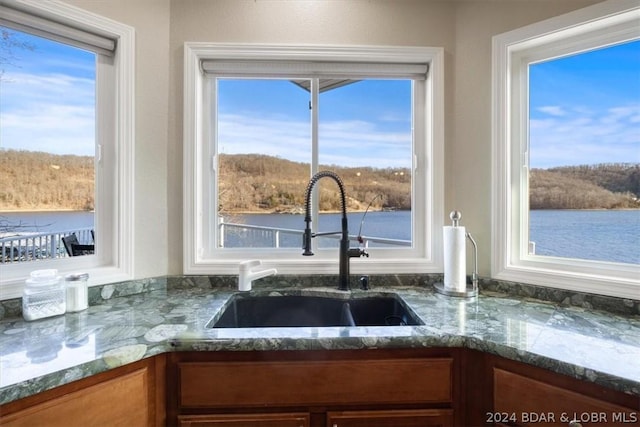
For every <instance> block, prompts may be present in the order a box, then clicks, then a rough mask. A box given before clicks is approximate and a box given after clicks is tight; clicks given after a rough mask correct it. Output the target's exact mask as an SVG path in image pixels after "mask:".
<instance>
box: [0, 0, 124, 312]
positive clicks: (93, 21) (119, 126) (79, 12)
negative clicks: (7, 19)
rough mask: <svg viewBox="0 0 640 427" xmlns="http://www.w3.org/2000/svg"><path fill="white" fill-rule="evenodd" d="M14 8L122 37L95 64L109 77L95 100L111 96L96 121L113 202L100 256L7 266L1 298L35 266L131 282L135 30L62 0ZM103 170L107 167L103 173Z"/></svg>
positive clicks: (103, 212) (99, 156) (94, 281)
mask: <svg viewBox="0 0 640 427" xmlns="http://www.w3.org/2000/svg"><path fill="white" fill-rule="evenodd" d="M12 7H16V8H19V9H20V10H21V11H24V12H26V13H32V14H34V15H36V16H39V17H40V18H43V19H51V20H52V21H53V22H56V23H58V24H62V23H65V24H68V25H69V26H71V27H79V28H86V29H93V30H95V31H96V32H98V33H100V34H104V35H106V36H108V37H110V38H112V39H114V40H117V49H116V52H115V55H114V56H113V57H107V56H101V55H98V59H97V63H96V74H101V75H103V76H105V77H106V78H105V79H103V78H96V93H97V96H96V99H98V97H99V96H101V97H104V96H105V95H107V96H108V98H109V99H106V100H104V101H103V102H100V103H96V116H100V117H103V118H104V119H103V120H100V121H97V122H96V140H97V143H96V174H101V177H100V178H99V179H98V180H97V183H96V184H97V186H96V196H97V197H101V195H104V196H102V197H103V198H104V197H105V196H106V199H107V200H109V201H110V202H111V203H102V206H101V207H99V208H98V209H97V210H96V213H95V215H96V232H97V235H99V236H100V238H99V239H97V241H96V244H97V245H98V246H97V248H96V255H91V256H85V257H78V258H73V259H70V258H63V259H56V260H42V261H38V263H37V264H34V263H28V262H25V263H15V264H9V265H3V266H2V269H3V274H2V278H1V279H0V299H2V300H4V299H9V298H17V297H20V296H21V295H22V289H23V284H24V280H25V279H26V278H27V277H28V276H29V272H30V271H32V270H35V269H46V268H57V269H58V271H59V273H60V274H66V273H70V272H72V271H77V270H82V271H86V272H88V273H89V275H90V278H91V286H93V285H100V284H105V283H113V282H117V281H123V280H130V279H132V278H133V275H134V240H133V236H134V188H133V186H132V185H131V183H132V182H134V176H135V175H134V165H135V163H134V161H135V158H134V141H135V133H134V132H135V122H134V117H135V116H134V113H135V103H134V99H135V98H134V97H135V87H134V79H135V32H134V29H133V28H132V27H130V26H128V25H124V24H121V23H118V22H115V21H112V20H110V19H108V18H104V17H101V16H99V15H96V14H93V13H91V12H87V11H85V10H83V9H80V8H77V7H75V6H71V5H68V4H66V3H63V2H60V1H48V2H41V1H39V0H16V2H15V3H13V4H12ZM106 80H108V81H109V82H107V81H106ZM112 83H113V84H112ZM114 86H115V88H114ZM114 89H115V90H114ZM107 141H113V142H112V143H109V142H107ZM99 168H102V169H103V170H102V171H100V172H98V169H99ZM98 203H99V202H98Z"/></svg>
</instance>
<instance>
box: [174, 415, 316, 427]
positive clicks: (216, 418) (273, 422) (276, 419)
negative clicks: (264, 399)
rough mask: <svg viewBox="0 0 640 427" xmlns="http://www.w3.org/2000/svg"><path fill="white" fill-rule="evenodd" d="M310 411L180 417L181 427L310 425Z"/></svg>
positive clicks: (292, 426)
mask: <svg viewBox="0 0 640 427" xmlns="http://www.w3.org/2000/svg"><path fill="white" fill-rule="evenodd" d="M309 419H310V417H309V414H308V413H301V414H299V413H290V414H237V415H186V416H180V417H178V423H179V426H180V427H309Z"/></svg>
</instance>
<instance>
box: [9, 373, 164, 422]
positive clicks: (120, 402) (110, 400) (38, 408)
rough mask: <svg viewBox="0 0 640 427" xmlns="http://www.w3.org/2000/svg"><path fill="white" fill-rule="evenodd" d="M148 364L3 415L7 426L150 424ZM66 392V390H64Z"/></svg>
mask: <svg viewBox="0 0 640 427" xmlns="http://www.w3.org/2000/svg"><path fill="white" fill-rule="evenodd" d="M148 383H149V370H148V369H147V368H146V367H145V368H143V369H139V370H137V371H134V372H131V373H129V374H126V375H122V376H120V377H117V378H114V379H111V380H108V381H104V382H101V383H98V384H96V385H93V386H91V387H87V388H83V389H81V390H78V391H74V392H71V393H68V394H64V395H61V396H60V397H57V398H54V399H51V400H49V401H46V402H43V403H40V404H37V405H34V406H31V407H28V408H26V409H23V410H21V411H18V412H14V413H12V414H10V415H7V416H3V417H2V418H1V419H0V424H1V425H2V426H3V427H22V426H24V427H32V426H47V427H57V426H59V427H73V426H78V427H90V426H95V427H104V426H110V427H111V426H113V427H117V426H122V427H147V426H150V425H152V424H153V420H152V419H151V418H152V417H151V416H150V400H149V392H148V389H149V387H148ZM61 393H62V392H61Z"/></svg>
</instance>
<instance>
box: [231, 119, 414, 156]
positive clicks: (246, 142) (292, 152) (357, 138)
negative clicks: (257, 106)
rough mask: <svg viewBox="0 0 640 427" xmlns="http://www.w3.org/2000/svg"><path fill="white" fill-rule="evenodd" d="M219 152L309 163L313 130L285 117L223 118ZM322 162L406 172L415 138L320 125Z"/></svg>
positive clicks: (370, 126) (353, 124)
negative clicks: (393, 168)
mask: <svg viewBox="0 0 640 427" xmlns="http://www.w3.org/2000/svg"><path fill="white" fill-rule="evenodd" d="M219 123H220V129H219V150H220V151H221V152H224V153H229V154H236V153H262V154H269V155H272V156H278V157H281V158H285V159H289V160H293V161H299V162H309V161H310V159H311V125H310V123H308V122H306V121H304V122H303V121H295V120H290V119H287V118H283V117H264V116H263V117H259V118H254V117H248V116H242V115H223V116H221V117H220V120H219ZM319 135H320V142H319V143H320V162H321V163H323V164H337V165H343V166H375V167H408V166H410V164H411V134H410V132H407V133H398V132H386V131H384V129H380V128H379V127H378V126H377V125H376V124H375V123H371V122H366V121H361V120H342V121H331V122H325V123H323V124H321V126H320V129H319Z"/></svg>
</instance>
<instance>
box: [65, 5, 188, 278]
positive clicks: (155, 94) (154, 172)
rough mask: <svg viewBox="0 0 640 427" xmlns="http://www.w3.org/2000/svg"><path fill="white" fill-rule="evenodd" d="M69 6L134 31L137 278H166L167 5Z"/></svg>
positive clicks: (174, 224)
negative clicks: (92, 13) (118, 23)
mask: <svg viewBox="0 0 640 427" xmlns="http://www.w3.org/2000/svg"><path fill="white" fill-rule="evenodd" d="M66 1H67V3H69V4H72V5H74V6H78V7H80V8H83V9H85V10H88V11H91V12H94V13H97V14H99V15H102V16H105V17H107V18H110V19H113V20H114V21H118V22H121V23H123V24H126V25H129V26H131V27H133V28H135V37H136V59H135V61H136V64H135V66H136V79H135V115H136V116H135V144H136V146H135V180H134V182H132V183H130V184H131V185H133V186H134V187H135V188H134V191H135V200H136V203H135V230H136V231H135V236H134V239H135V275H136V277H137V278H140V277H151V276H158V275H164V274H167V273H168V271H169V270H168V267H167V265H168V247H169V244H168V237H167V234H168V233H167V230H168V228H177V227H179V226H180V224H179V223H178V222H177V221H179V219H177V220H176V221H174V223H169V222H168V220H167V211H168V209H169V202H168V201H167V166H168V161H167V152H168V137H167V135H168V119H169V113H168V105H169V67H170V63H169V27H170V15H169V11H170V9H169V0H134V1H132V0H66ZM171 203H180V202H179V201H176V200H174V201H172V202H171ZM173 272H174V273H177V272H179V270H175V269H174V270H173Z"/></svg>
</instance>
